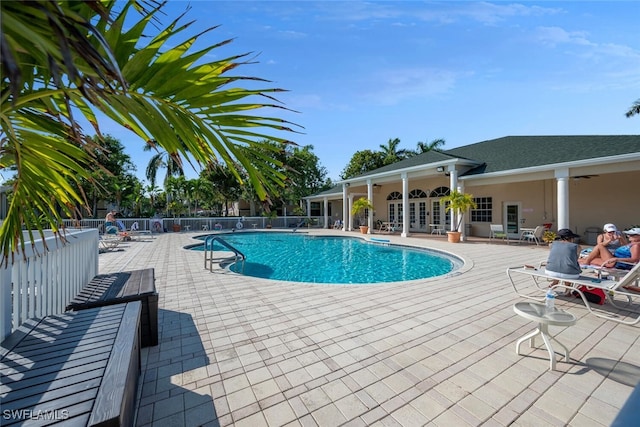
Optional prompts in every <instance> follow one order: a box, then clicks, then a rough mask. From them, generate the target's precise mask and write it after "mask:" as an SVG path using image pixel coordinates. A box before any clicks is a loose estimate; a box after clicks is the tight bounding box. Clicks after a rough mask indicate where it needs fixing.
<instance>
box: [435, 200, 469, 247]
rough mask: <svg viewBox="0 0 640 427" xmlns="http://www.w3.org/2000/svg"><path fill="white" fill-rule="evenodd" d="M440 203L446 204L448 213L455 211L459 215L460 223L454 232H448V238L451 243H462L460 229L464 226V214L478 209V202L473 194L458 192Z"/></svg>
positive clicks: (456, 224) (456, 225)
mask: <svg viewBox="0 0 640 427" xmlns="http://www.w3.org/2000/svg"><path fill="white" fill-rule="evenodd" d="M440 202H441V203H444V204H445V206H446V210H447V212H451V211H453V212H454V213H455V214H457V215H456V216H457V218H458V222H457V223H455V227H454V228H453V231H447V238H448V240H449V242H451V243H458V242H459V241H460V234H461V232H460V227H461V226H462V218H463V216H464V213H465V212H466V211H468V210H469V209H475V208H476V207H477V205H476V202H475V201H474V200H473V196H472V195H471V194H467V193H461V192H459V191H458V190H454V191H452V192H451V193H449V195H448V196H445V197H443V198H442V199H440Z"/></svg>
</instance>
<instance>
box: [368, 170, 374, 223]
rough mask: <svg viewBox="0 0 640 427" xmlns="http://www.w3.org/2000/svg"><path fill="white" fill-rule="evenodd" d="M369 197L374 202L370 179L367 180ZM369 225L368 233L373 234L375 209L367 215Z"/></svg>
mask: <svg viewBox="0 0 640 427" xmlns="http://www.w3.org/2000/svg"><path fill="white" fill-rule="evenodd" d="M367 199H368V200H369V201H370V202H371V204H373V184H372V183H371V180H370V179H368V180H367ZM367 225H368V226H369V230H368V231H367V234H371V230H373V209H371V212H369V215H368V216H367Z"/></svg>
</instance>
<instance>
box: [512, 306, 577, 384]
mask: <svg viewBox="0 0 640 427" xmlns="http://www.w3.org/2000/svg"><path fill="white" fill-rule="evenodd" d="M513 311H514V312H515V313H516V314H517V315H518V316H521V317H524V318H525V319H528V320H533V321H534V322H537V323H538V327H537V328H536V330H535V331H533V332H531V333H530V334H527V335H525V336H524V337H522V338H520V339H519V340H518V342H517V343H516V354H520V345H521V344H522V343H523V342H525V341H526V340H529V346H530V347H531V348H533V347H535V342H534V340H535V337H537V336H538V335H540V336H541V337H542V340H543V341H544V344H545V346H546V347H547V351H548V352H549V360H550V369H551V370H552V371H553V370H555V369H556V355H555V353H554V351H553V347H552V346H551V340H554V341H555V342H557V343H558V344H559V345H560V347H562V348H563V349H564V361H565V362H568V361H569V349H567V347H565V346H564V344H562V343H561V342H560V341H558V340H557V339H555V337H552V336H551V335H550V334H549V325H552V326H571V325H575V323H576V320H577V319H576V316H574V315H573V314H571V313H569V312H566V311H563V310H558V309H556V310H554V311H547V308H546V307H545V305H544V304H539V303H535V302H518V303H515V304H514V305H513Z"/></svg>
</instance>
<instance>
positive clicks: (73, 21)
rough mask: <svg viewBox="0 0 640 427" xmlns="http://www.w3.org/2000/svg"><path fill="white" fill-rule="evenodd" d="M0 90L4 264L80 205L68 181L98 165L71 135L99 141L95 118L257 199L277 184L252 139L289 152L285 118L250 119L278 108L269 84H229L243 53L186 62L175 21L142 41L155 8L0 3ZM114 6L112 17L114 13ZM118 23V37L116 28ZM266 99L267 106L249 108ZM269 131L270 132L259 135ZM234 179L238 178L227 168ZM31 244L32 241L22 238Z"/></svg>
mask: <svg viewBox="0 0 640 427" xmlns="http://www.w3.org/2000/svg"><path fill="white" fill-rule="evenodd" d="M0 5H1V7H2V17H3V22H2V33H1V36H2V37H1V43H2V53H3V55H2V59H1V62H2V88H1V91H0V100H1V101H2V107H1V110H0V124H1V126H2V127H1V133H0V141H1V145H0V162H1V163H0V167H1V168H2V169H3V170H4V169H10V170H15V171H16V176H15V179H14V181H13V191H12V194H11V203H10V206H9V212H8V213H7V218H6V220H5V221H4V222H3V224H2V225H1V226H0V248H1V251H2V255H3V257H4V259H5V260H7V259H8V257H9V255H11V254H13V253H14V252H15V251H16V250H17V249H18V248H19V247H24V237H23V234H22V228H23V227H25V228H26V229H29V230H31V229H33V230H36V232H37V233H39V234H40V235H42V234H43V230H44V228H45V227H50V228H53V229H54V230H57V227H58V225H59V224H60V222H61V220H62V216H63V215H67V216H70V215H74V214H77V212H76V210H75V209H76V208H75V206H83V207H85V208H86V207H87V203H86V200H84V195H83V194H81V193H79V192H78V191H79V190H76V189H77V188H80V186H79V185H77V183H78V180H80V179H83V180H87V181H91V171H92V170H95V169H96V168H98V167H99V165H98V163H97V161H96V159H95V158H94V157H93V156H92V154H91V153H92V151H93V149H94V148H95V147H94V146H93V144H92V143H91V142H90V141H89V140H88V138H86V137H85V135H84V134H83V130H82V129H80V128H79V126H78V124H77V123H78V122H77V118H78V117H80V116H82V117H84V118H85V119H87V120H88V121H89V122H90V123H91V125H92V126H93V127H94V129H95V131H96V132H97V133H98V134H100V128H99V123H98V120H97V116H96V114H95V111H96V110H100V111H102V112H103V113H104V114H106V115H107V116H108V117H110V118H112V119H113V120H115V121H116V122H117V123H119V124H121V125H122V126H125V127H126V128H128V129H130V130H131V131H132V132H133V133H135V134H136V135H138V136H139V137H140V138H141V139H142V141H141V143H143V144H146V143H151V142H152V141H155V143H156V144H157V145H158V146H159V147H161V148H162V149H163V150H165V151H166V152H167V153H168V155H170V156H172V157H175V158H176V159H178V158H181V159H183V160H184V161H186V162H189V163H192V164H196V165H200V166H203V167H207V166H210V165H215V164H217V163H219V162H224V163H227V164H230V165H231V164H239V165H241V166H242V168H243V169H244V170H245V171H246V174H247V177H248V178H247V179H248V181H249V182H250V183H251V185H252V186H253V187H254V188H255V190H256V193H257V194H258V196H259V197H260V199H261V200H263V201H267V200H268V199H269V194H270V193H275V192H276V191H277V189H278V188H279V187H280V186H282V185H283V183H284V179H285V177H284V175H282V174H281V173H279V172H277V171H274V169H273V168H272V167H271V165H272V164H273V162H274V161H273V159H269V158H267V157H265V156H264V155H262V154H261V155H252V152H253V151H255V150H256V149H257V147H259V146H260V142H259V141H261V140H271V141H274V142H276V143H282V144H288V143H290V142H289V141H288V139H286V138H283V137H278V136H274V134H277V132H282V131H284V132H295V131H294V129H295V128H296V127H297V126H296V125H295V124H293V123H290V122H288V121H286V120H282V119H278V118H273V117H268V116H263V115H261V116H258V115H254V114H252V112H254V111H256V110H259V109H265V108H266V109H271V108H276V109H285V110H286V107H284V106H282V105H279V104H278V102H277V100H275V99H274V98H273V97H272V96H271V95H270V94H275V93H279V92H281V91H282V90H281V89H276V88H269V87H265V88H257V89H256V88H252V89H245V88H241V87H232V85H239V84H243V83H246V84H251V85H256V84H268V82H267V81H266V80H263V79H260V78H255V77H245V76H229V75H227V74H228V73H229V72H231V71H233V70H235V69H237V68H238V67H240V66H243V65H248V64H250V63H251V60H250V59H248V58H249V54H243V55H236V56H232V57H229V58H225V59H222V60H218V61H213V62H206V60H205V58H208V57H209V56H213V55H211V53H212V50H214V49H216V48H218V47H220V46H223V45H226V44H228V43H229V42H230V40H223V41H221V42H220V43H217V44H215V45H213V46H210V47H208V48H205V49H202V50H200V51H197V52H193V53H190V50H191V48H192V47H193V45H194V43H195V42H196V41H197V40H198V38H199V37H201V36H202V34H205V33H208V32H210V31H212V30H213V29H215V27H212V28H209V29H207V30H206V31H205V32H203V33H200V34H197V35H195V36H187V37H186V39H185V40H184V41H181V42H180V41H177V40H176V39H177V38H178V37H179V36H181V35H182V34H183V33H184V32H186V31H187V30H188V29H189V28H190V27H191V25H192V22H189V23H186V24H180V23H179V21H180V18H178V19H176V20H174V21H172V22H171V23H170V24H169V25H168V26H166V27H165V28H163V29H162V30H161V31H159V32H157V34H156V35H155V36H154V37H153V38H151V39H150V40H147V39H143V38H142V35H143V34H145V33H151V32H153V28H151V29H150V28H149V24H150V23H153V24H154V25H157V24H156V19H157V18H156V14H157V12H158V9H152V10H148V11H146V10H145V11H144V12H143V13H142V15H141V16H140V17H139V19H137V20H135V22H131V17H130V16H129V11H131V10H134V9H135V10H138V11H139V10H141V7H140V4H139V3H136V2H132V1H130V2H127V3H122V2H115V1H103V2H90V1H86V2H85V1H79V2H55V1H47V0H37V1H32V2H1V3H0ZM116 5H118V7H121V11H120V12H119V13H115V9H114V7H115V6H116ZM125 21H126V22H127V29H126V30H124V27H125V24H124V23H125ZM261 100H266V101H267V102H260V101H261ZM266 132H268V133H269V134H268V135H267V133H266ZM231 170H232V171H233V172H234V173H235V176H236V179H237V180H238V181H239V182H240V183H243V182H244V181H243V180H244V179H245V178H244V177H243V176H241V174H240V173H238V172H237V171H236V169H234V168H231ZM30 238H31V239H33V236H32V235H30Z"/></svg>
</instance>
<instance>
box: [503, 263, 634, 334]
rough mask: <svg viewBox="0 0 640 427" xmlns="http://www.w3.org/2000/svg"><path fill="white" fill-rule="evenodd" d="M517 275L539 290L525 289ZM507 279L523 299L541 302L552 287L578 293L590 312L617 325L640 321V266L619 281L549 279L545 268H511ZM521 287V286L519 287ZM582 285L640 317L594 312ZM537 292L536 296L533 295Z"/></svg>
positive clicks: (588, 278)
mask: <svg viewBox="0 0 640 427" xmlns="http://www.w3.org/2000/svg"><path fill="white" fill-rule="evenodd" d="M517 276H528V278H530V279H531V281H527V282H529V284H531V283H533V284H534V286H535V288H533V289H532V288H531V286H528V287H527V288H525V287H524V286H522V283H523V280H518V279H517ZM507 277H508V278H509V282H510V283H511V286H513V289H514V291H515V292H516V294H518V295H520V296H521V297H525V298H530V299H534V300H538V301H542V300H544V297H545V293H546V291H547V290H548V289H549V287H550V286H551V287H552V288H553V289H565V290H567V291H568V292H569V293H573V292H576V293H577V294H578V295H579V296H580V298H581V299H582V301H583V302H584V304H585V306H586V308H587V310H589V312H590V313H591V314H594V315H595V316H598V317H602V318H605V319H608V320H613V321H615V322H619V323H624V324H627V325H635V324H637V323H638V322H640V311H639V305H638V302H640V287H639V283H638V281H639V280H640V264H637V265H636V266H635V267H633V268H632V269H631V270H629V271H628V272H627V274H626V275H624V276H623V277H620V278H619V280H615V278H614V279H609V278H608V277H607V278H604V277H602V276H599V275H597V274H594V275H587V274H584V275H581V276H580V277H579V278H577V279H558V278H557V277H552V276H549V275H548V274H546V273H545V271H544V267H534V266H520V267H510V268H507ZM554 280H560V282H559V283H557V284H552V281H554ZM518 285H521V286H520V287H518ZM580 286H586V287H589V288H596V289H602V290H603V291H604V294H605V296H606V301H608V302H609V303H611V305H612V306H614V307H615V308H616V309H618V310H624V311H627V312H630V313H633V315H634V316H635V315H637V317H631V318H630V319H628V320H625V319H624V318H621V317H620V316H619V315H617V314H615V313H608V312H604V311H603V310H600V309H597V310H596V309H594V308H593V307H592V304H591V303H590V302H589V301H588V300H587V298H586V297H585V295H584V293H583V292H582V291H581V290H580V289H579V287H580ZM532 291H534V292H535V293H533V294H532V293H531V292H532ZM617 299H622V300H623V301H624V302H620V301H618V300H617Z"/></svg>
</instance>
